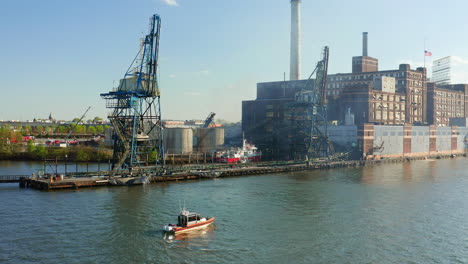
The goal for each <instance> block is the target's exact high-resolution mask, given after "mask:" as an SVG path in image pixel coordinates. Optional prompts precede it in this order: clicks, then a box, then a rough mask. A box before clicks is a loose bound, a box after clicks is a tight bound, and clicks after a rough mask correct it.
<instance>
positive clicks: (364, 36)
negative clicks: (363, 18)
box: [362, 32, 367, 56]
mask: <svg viewBox="0 0 468 264" xmlns="http://www.w3.org/2000/svg"><path fill="white" fill-rule="evenodd" d="M362 56H367V32H362Z"/></svg>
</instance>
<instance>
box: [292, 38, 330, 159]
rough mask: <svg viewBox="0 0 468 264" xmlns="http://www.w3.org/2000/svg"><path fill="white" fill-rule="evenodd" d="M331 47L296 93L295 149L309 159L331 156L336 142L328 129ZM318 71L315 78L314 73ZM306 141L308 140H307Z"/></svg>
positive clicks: (293, 105) (294, 109) (325, 48)
mask: <svg viewBox="0 0 468 264" xmlns="http://www.w3.org/2000/svg"><path fill="white" fill-rule="evenodd" d="M328 58H329V48H328V47H327V46H326V47H324V49H323V52H322V59H321V60H320V61H319V62H317V65H316V67H315V69H314V71H313V72H312V73H311V74H310V76H309V78H308V79H307V81H306V83H305V85H304V87H303V88H302V89H301V91H299V92H297V93H296V95H295V102H294V103H293V104H292V109H293V111H292V112H293V118H292V120H293V126H292V127H293V134H295V137H296V142H295V143H296V145H295V150H296V151H297V152H302V153H304V154H305V158H306V160H311V159H315V158H324V157H326V158H328V157H329V156H330V155H331V153H330V152H331V149H332V146H331V144H330V142H329V140H328V135H327V134H328V132H327V123H328V117H327V97H326V82H327V72H328ZM314 74H315V80H314V79H312V76H313V75H314ZM304 143H305V144H304Z"/></svg>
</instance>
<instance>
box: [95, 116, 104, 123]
mask: <svg viewBox="0 0 468 264" xmlns="http://www.w3.org/2000/svg"><path fill="white" fill-rule="evenodd" d="M100 122H102V118H100V117H99V116H96V117H95V118H94V119H93V123H94V124H97V123H100Z"/></svg>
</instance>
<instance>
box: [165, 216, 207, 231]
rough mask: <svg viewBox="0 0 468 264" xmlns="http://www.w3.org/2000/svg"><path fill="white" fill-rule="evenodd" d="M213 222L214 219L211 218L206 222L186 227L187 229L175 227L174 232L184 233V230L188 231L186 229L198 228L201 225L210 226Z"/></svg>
mask: <svg viewBox="0 0 468 264" xmlns="http://www.w3.org/2000/svg"><path fill="white" fill-rule="evenodd" d="M215 220H216V218H214V217H213V218H210V220H206V221H205V222H201V223H196V224H193V225H190V226H187V227H176V228H174V232H178V231H184V230H188V229H191V228H194V227H199V226H202V225H207V224H211V223H213V222H214V221H215Z"/></svg>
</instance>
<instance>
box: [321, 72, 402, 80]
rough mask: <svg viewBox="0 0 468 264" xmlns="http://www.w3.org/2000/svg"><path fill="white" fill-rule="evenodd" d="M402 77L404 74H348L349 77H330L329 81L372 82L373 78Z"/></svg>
mask: <svg viewBox="0 0 468 264" xmlns="http://www.w3.org/2000/svg"><path fill="white" fill-rule="evenodd" d="M382 76H386V77H394V78H398V77H404V76H405V72H391V73H377V74H359V75H357V74H350V75H335V76H333V75H332V76H331V77H330V81H346V80H349V81H351V80H365V79H368V80H373V79H374V78H375V77H382Z"/></svg>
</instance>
